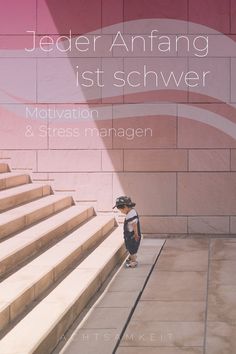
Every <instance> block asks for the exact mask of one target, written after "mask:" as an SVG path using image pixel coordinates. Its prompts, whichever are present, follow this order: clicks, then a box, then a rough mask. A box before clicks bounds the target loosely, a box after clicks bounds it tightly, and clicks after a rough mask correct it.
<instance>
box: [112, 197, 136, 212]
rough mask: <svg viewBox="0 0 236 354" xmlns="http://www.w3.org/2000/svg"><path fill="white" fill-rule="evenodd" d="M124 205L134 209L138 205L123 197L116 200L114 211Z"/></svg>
mask: <svg viewBox="0 0 236 354" xmlns="http://www.w3.org/2000/svg"><path fill="white" fill-rule="evenodd" d="M123 205H127V206H128V207H134V206H135V205H136V204H135V203H133V202H132V200H131V198H130V197H127V196H122V197H119V198H116V205H114V206H113V208H112V209H114V208H118V207H120V206H123Z"/></svg>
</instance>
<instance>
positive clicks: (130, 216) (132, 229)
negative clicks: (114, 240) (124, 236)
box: [125, 209, 138, 232]
mask: <svg viewBox="0 0 236 354" xmlns="http://www.w3.org/2000/svg"><path fill="white" fill-rule="evenodd" d="M135 216H136V218H135V219H133V220H131V221H128V230H129V232H132V231H134V227H133V224H137V223H138V214H137V211H136V210H135V209H131V210H130V211H129V212H128V214H126V217H125V220H128V219H130V218H133V217H135Z"/></svg>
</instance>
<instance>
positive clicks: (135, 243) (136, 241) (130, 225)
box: [113, 196, 141, 268]
mask: <svg viewBox="0 0 236 354" xmlns="http://www.w3.org/2000/svg"><path fill="white" fill-rule="evenodd" d="M135 205H136V204H135V203H133V202H132V201H131V199H130V198H129V197H127V196H122V197H119V198H117V199H116V205H115V206H114V207H113V209H114V208H117V209H118V210H120V211H121V212H122V213H123V214H125V215H126V217H125V221H124V240H125V247H126V249H127V251H128V252H129V257H128V258H127V260H126V266H127V267H129V268H135V267H136V266H137V264H138V262H137V252H138V248H139V245H140V240H141V229H140V222H139V216H138V213H137V212H136V210H135V209H134V206H135Z"/></svg>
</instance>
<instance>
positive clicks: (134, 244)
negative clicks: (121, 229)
mask: <svg viewBox="0 0 236 354" xmlns="http://www.w3.org/2000/svg"><path fill="white" fill-rule="evenodd" d="M124 240H125V247H126V249H127V251H129V253H130V254H131V255H132V254H135V253H137V252H138V248H139V245H140V240H141V237H139V239H138V241H136V240H135V239H134V238H133V237H132V238H131V237H125V238H124Z"/></svg>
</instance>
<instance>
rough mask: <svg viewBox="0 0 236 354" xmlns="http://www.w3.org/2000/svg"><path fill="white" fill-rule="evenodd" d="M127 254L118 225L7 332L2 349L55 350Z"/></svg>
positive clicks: (40, 353)
mask: <svg viewBox="0 0 236 354" xmlns="http://www.w3.org/2000/svg"><path fill="white" fill-rule="evenodd" d="M111 240H112V241H111ZM124 254H125V248H124V242H123V235H122V231H121V229H120V228H119V227H118V228H117V229H116V230H115V231H114V232H112V233H111V235H110V236H108V238H107V239H106V240H105V241H103V242H102V243H101V244H100V245H99V246H98V247H97V248H96V249H95V251H93V252H92V253H91V254H90V255H89V256H88V257H87V258H86V259H85V260H84V261H83V262H81V263H80V264H79V265H78V267H77V268H76V269H74V270H73V271H72V272H71V273H70V274H69V275H68V276H67V277H66V278H65V279H64V280H63V281H62V282H61V283H60V284H59V285H58V286H57V287H56V288H55V289H54V290H53V291H52V292H51V293H50V294H49V295H48V296H46V297H45V298H44V299H43V300H42V301H41V302H40V303H39V304H38V305H37V306H36V307H35V308H34V309H32V311H30V312H29V313H28V314H27V315H26V316H25V317H24V318H23V319H22V320H21V321H20V322H19V323H18V324H16V326H15V327H14V328H13V329H12V330H11V331H10V332H9V333H7V334H6V335H5V337H4V338H3V339H2V340H1V342H0V353H4V354H12V353H24V354H29V353H37V354H45V353H51V351H52V350H53V348H54V347H55V346H56V344H57V343H58V341H59V340H60V338H61V336H62V335H63V334H64V333H65V331H66V330H67V329H68V328H69V327H70V325H71V324H72V323H73V321H74V320H75V319H76V317H77V316H78V315H79V313H80V312H81V311H82V309H83V308H84V307H85V306H86V305H87V303H88V302H89V300H90V299H91V298H92V296H93V295H94V294H95V293H96V291H97V290H98V289H99V288H100V286H101V285H102V282H103V281H104V279H105V278H106V277H107V275H108V274H109V272H110V271H111V270H112V268H113V267H114V266H115V264H116V263H117V262H118V261H119V260H120V258H122V257H123V255H124ZM6 315H7V314H6ZM29 329H30V335H29ZM19 348H20V350H19Z"/></svg>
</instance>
